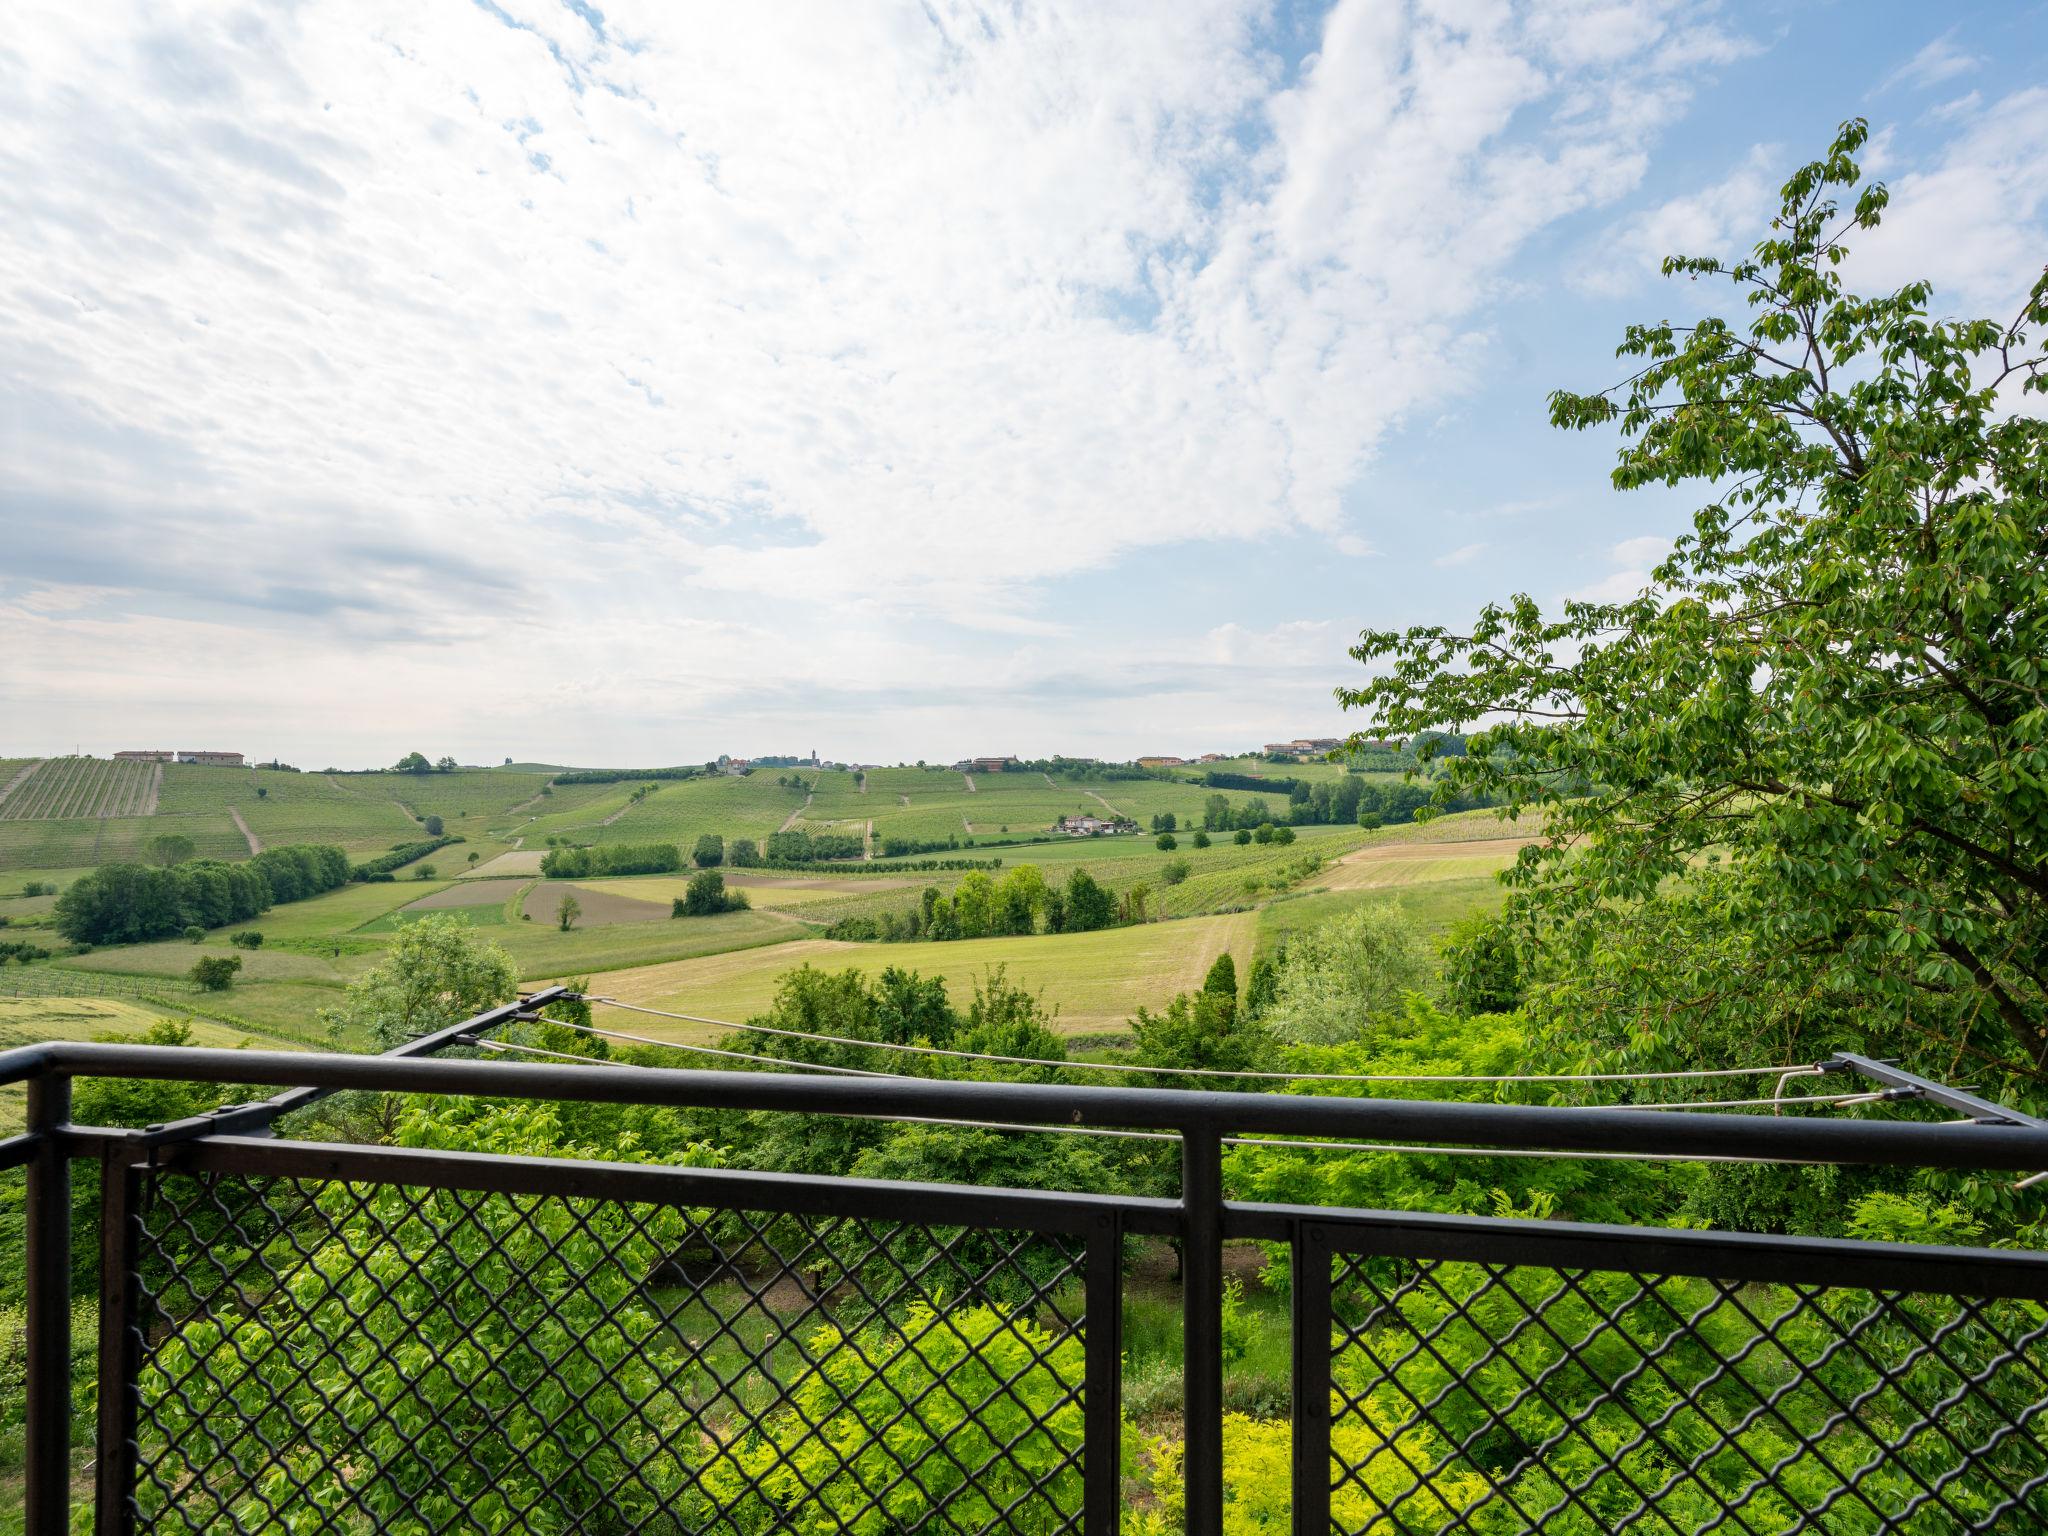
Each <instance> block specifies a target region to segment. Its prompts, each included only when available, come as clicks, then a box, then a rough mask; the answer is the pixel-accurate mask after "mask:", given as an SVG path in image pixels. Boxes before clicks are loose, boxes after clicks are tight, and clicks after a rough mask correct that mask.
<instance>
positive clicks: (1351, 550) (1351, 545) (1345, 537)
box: [1336, 533, 1379, 560]
mask: <svg viewBox="0 0 2048 1536" xmlns="http://www.w3.org/2000/svg"><path fill="white" fill-rule="evenodd" d="M1336 546H1337V553H1338V554H1340V555H1349V556H1350V557H1351V558H1352V559H1354V560H1365V559H1369V558H1371V557H1372V556H1374V555H1376V554H1378V553H1379V549H1378V548H1377V547H1376V546H1375V545H1374V544H1373V542H1372V540H1371V539H1362V538H1360V537H1359V536H1358V535H1357V534H1355V533H1340V534H1338V535H1337V538H1336Z"/></svg>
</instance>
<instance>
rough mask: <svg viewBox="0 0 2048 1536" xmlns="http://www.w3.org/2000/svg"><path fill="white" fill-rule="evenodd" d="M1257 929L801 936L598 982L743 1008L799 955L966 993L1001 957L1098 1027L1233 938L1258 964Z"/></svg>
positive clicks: (661, 1003) (828, 965) (678, 1027)
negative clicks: (912, 975) (911, 939)
mask: <svg viewBox="0 0 2048 1536" xmlns="http://www.w3.org/2000/svg"><path fill="white" fill-rule="evenodd" d="M1255 939H1256V920H1255V919H1254V918H1253V916H1252V915H1251V914H1249V913H1240V914H1236V915H1232V916H1227V917H1204V918H1190V919H1187V920H1186V921H1183V922H1173V923H1146V924H1143V925H1141V926H1139V927H1135V928H1110V929H1104V930H1102V931H1100V932H1097V933H1071V934H1048V935H1041V936H1039V937H1036V938H1004V939H961V940H958V941H955V942H953V943H947V944H837V943H833V942H830V941H828V940H824V939H801V940H797V941H795V942H793V943H786V944H777V945H773V946H771V947H769V948H765V949H757V950H749V951H746V952H745V953H739V954H721V955H710V956H706V957H705V958H703V959H696V960H681V961H675V962H671V963H669V964H665V965H652V966H644V967H639V968H636V969H633V970H629V971H619V972H613V973H609V974H604V975H600V976H598V977H595V978H594V979H593V980H592V983H591V985H592V988H593V990H595V991H597V992H600V993H603V994H605V995H607V996H616V997H618V998H620V999H622V1000H624V1001H626V1002H633V1003H641V1004H644V1005H646V1006H648V1007H657V1008H671V1009H674V1010H676V1011H678V1012H683V1013H699V1014H706V1015H709V1016H711V1017H714V1018H723V1019H734V1020H740V1019H745V1018H747V1017H749V1016H750V1015H752V1014H756V1013H760V1012H762V1011H764V1010H765V1009H766V1008H767V1006H768V1003H769V1001H770V1000H771V999H772V998H773V996H774V993H775V987H776V984H777V982H778V980H779V979H780V977H781V976H782V975H783V974H784V973H785V972H787V971H790V970H792V969H794V968H796V967H797V966H799V965H806V964H808V965H815V966H818V967H820V968H821V969H825V970H832V971H838V970H844V969H847V968H849V967H851V968H856V969H859V970H862V971H865V972H867V973H868V974H869V975H875V974H878V973H879V972H880V971H881V970H882V969H883V968H885V967H888V966H895V967H897V968H900V969H903V970H911V971H916V972H918V973H919V974H921V975H925V976H938V977H942V978H944V980H945V983H946V990H947V991H948V992H949V993H950V994H951V995H952V996H953V997H954V998H955V999H956V1000H960V999H965V998H967V997H969V996H971V995H972V993H973V990H974V984H975V983H976V982H977V981H978V980H981V979H983V978H984V977H986V976H987V974H988V971H989V968H990V967H992V966H1002V967H1004V968H1005V970H1006V973H1007V974H1008V976H1009V978H1010V980H1011V981H1013V982H1017V983H1020V984H1022V985H1024V986H1026V987H1028V988H1030V989H1031V990H1033V991H1035V992H1038V993H1040V994H1041V996H1042V998H1043V1000H1044V1002H1045V1003H1046V1004H1047V1006H1048V1007H1055V1008H1057V1009H1058V1010H1059V1024H1058V1027H1059V1028H1061V1029H1062V1030H1066V1031H1071V1032H1095V1031H1099V1030H1102V1029H1105V1028H1118V1029H1120V1028H1122V1027H1123V1026H1124V1025H1125V1024H1126V1023H1127V1022H1128V1021H1129V1019H1130V1017H1131V1015H1132V1014H1133V1013H1135V1012H1136V1011H1137V1009H1138V1008H1139V1006H1140V1005H1144V1006H1150V1007H1156V1006H1159V1005H1161V1004H1163V1003H1164V1002H1166V1001H1167V1000H1168V999H1169V998H1171V997H1172V996H1173V995H1174V993H1176V992H1185V991H1191V990H1193V989H1195V988H1196V987H1199V986H1200V985H1201V982H1202V977H1203V976H1204V975H1205V974H1207V972H1208V969H1209V967H1210V966H1211V965H1212V964H1214V963H1215V960H1216V957H1217V956H1218V955H1219V954H1221V953H1223V952H1224V951H1225V950H1226V949H1227V950H1229V951H1230V952H1231V953H1232V955H1234V956H1235V957H1236V959H1237V962H1238V965H1239V966H1240V968H1242V967H1245V966H1249V965H1250V964H1251V960H1252V950H1253V946H1254V943H1255ZM603 1011H604V1010H602V1009H600V1010H599V1012H600V1013H601V1014H602V1013H603ZM624 1017H626V1016H625V1015H618V1014H615V1015H613V1016H612V1019H613V1021H614V1022H616V1021H617V1020H618V1019H621V1018H624ZM599 1022H601V1023H602V1022H605V1021H604V1020H603V1019H600V1021H599ZM650 1026H651V1027H650ZM621 1027H623V1028H630V1029H632V1030H633V1031H634V1032H636V1033H641V1034H656V1035H661V1036H663V1037H664V1038H673V1039H681V1040H703V1039H706V1038H708V1037H709V1036H710V1035H713V1034H716V1033H717V1031H716V1030H715V1029H712V1028H709V1027H707V1026H702V1025H684V1024H676V1023H674V1022H673V1021H670V1020H664V1019H653V1018H646V1017H639V1018H638V1022H636V1023H633V1024H630V1025H621Z"/></svg>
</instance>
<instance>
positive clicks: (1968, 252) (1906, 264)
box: [1844, 86, 2048, 319]
mask: <svg viewBox="0 0 2048 1536" xmlns="http://www.w3.org/2000/svg"><path fill="white" fill-rule="evenodd" d="M1963 122H1964V126H1963V127H1962V128H1961V131H1960V132H1958V133H1957V135H1956V136H1955V137H1954V138H1953V139H1951V140H1950V141H1949V142H1948V143H1947V144H1946V145H1945V146H1944V147H1943V149H1942V150H1941V152H1940V154H1939V155H1938V156H1936V157H1935V158H1934V159H1933V162H1932V163H1931V164H1930V165H1927V166H1926V167H1924V168H1921V169H1915V170H1910V171H1907V172H1905V173H1904V174H1902V175H1896V176H1892V177H1891V178H1890V179H1889V186H1890V188H1891V204H1890V206H1889V207H1887V208H1886V209H1885V213H1884V222H1883V223H1882V224H1880V225H1879V226H1878V228H1876V229H1875V230H1872V231H1870V232H1869V233H1867V234H1863V235H1859V236H1858V237H1857V239H1856V240H1855V241H1854V243H1853V244H1852V246H1851V249H1850V253H1849V260H1848V262H1847V264H1846V266H1845V269H1844V270H1845V271H1846V273H1847V281H1848V282H1849V283H1851V284H1852V285H1853V286H1856V287H1857V288H1859V289H1861V290H1862V291H1864V292H1881V291H1883V290H1886V289H1890V288H1895V287H1898V286H1899V285H1900V284H1902V283H1907V282H1911V281H1914V280H1916V279H1919V278H1926V279H1927V280H1929V281H1931V282H1932V283H1933V284H1934V285H1935V289H1936V292H1937V299H1936V303H1937V304H1938V305H1941V304H1948V305H1953V304H1960V305H1961V306H1963V307H1964V308H1965V309H1966V310H1968V311H1970V312H1972V313H1988V314H1990V315H1993V316H1995V317H1997V318H1999V319H2010V318H2011V316H2012V314H2013V312H2014V311H2015V310H2016V309H2017V307H2018V304H2019V301H2020V300H2021V299H2022V298H2023V297H2024V296H2025V294H2026V290H2027V288H2028V287H2029V285H2030V284H2031V283H2032V282H2033V280H2034V279H2035V278H2036V277H2037V276H2039V274H2040V271H2041V253H2042V251H2043V249H2044V248H2048V88H2044V87H2041V86H2034V87H2030V88H2028V89H2026V90H2022V91H2015V92H2013V93H2011V94H2010V95H2008V96H2005V97H2003V98H2002V99H2000V100H1999V101H1997V102H1994V103H1993V104H1992V105H1991V106H1990V108H1989V109H1987V110H1985V111H1983V112H1982V113H1980V114H1977V115H1975V116H1974V117H1969V118H1965V119H1964V120H1963Z"/></svg>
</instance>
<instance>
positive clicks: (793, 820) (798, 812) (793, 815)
mask: <svg viewBox="0 0 2048 1536" xmlns="http://www.w3.org/2000/svg"><path fill="white" fill-rule="evenodd" d="M810 808H811V794H810V791H809V790H805V791H804V803H803V804H802V805H800V806H798V807H797V808H796V809H795V810H793V811H791V812H790V813H789V816H788V818H787V819H786V820H785V821H784V822H783V823H782V825H781V826H779V827H777V828H776V829H775V830H776V831H778V832H787V831H789V830H790V829H791V828H793V827H795V825H796V824H797V823H798V822H800V821H802V820H803V819H804V812H805V811H808V810H809V809H810Z"/></svg>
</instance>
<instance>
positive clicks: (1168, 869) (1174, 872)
mask: <svg viewBox="0 0 2048 1536" xmlns="http://www.w3.org/2000/svg"><path fill="white" fill-rule="evenodd" d="M1191 868H1192V866H1190V865H1189V863H1188V861H1187V860H1186V859H1168V860H1167V861H1166V862H1165V863H1164V864H1163V865H1161V866H1160V869H1159V883H1160V884H1161V885H1179V884H1180V883H1181V881H1183V880H1185V879H1187V877H1188V874H1189V872H1190V870H1191Z"/></svg>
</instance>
